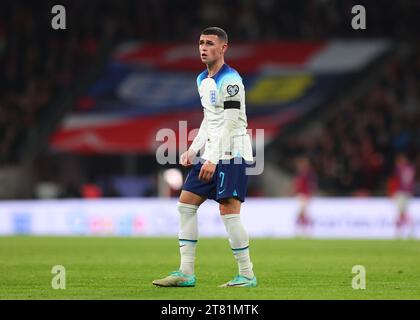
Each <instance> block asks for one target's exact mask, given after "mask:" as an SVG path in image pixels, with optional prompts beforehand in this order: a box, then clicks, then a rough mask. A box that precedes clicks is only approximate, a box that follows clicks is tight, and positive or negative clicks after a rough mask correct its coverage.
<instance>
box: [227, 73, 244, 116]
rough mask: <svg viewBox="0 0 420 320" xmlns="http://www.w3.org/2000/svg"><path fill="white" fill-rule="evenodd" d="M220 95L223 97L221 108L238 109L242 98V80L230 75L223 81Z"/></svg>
mask: <svg viewBox="0 0 420 320" xmlns="http://www.w3.org/2000/svg"><path fill="white" fill-rule="evenodd" d="M221 94H222V97H223V107H224V109H225V110H228V109H240V108H241V101H243V99H242V97H243V96H244V86H243V84H242V78H241V77H240V76H239V75H238V74H231V75H228V76H226V77H225V78H224V79H223V82H222V87H221Z"/></svg>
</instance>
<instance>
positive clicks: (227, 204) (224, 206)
mask: <svg viewBox="0 0 420 320" xmlns="http://www.w3.org/2000/svg"><path fill="white" fill-rule="evenodd" d="M219 209H220V214H221V215H225V214H235V213H237V214H239V213H240V211H241V202H240V201H239V200H237V199H235V198H229V199H223V200H222V201H221V202H220V205H219Z"/></svg>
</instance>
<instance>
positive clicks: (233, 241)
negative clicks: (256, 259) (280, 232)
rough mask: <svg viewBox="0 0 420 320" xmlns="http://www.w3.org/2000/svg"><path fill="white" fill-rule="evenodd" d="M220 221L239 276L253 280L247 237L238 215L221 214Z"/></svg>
mask: <svg viewBox="0 0 420 320" xmlns="http://www.w3.org/2000/svg"><path fill="white" fill-rule="evenodd" d="M222 220H223V223H224V224H225V227H226V231H227V233H228V235H229V242H230V246H231V248H232V251H233V254H234V256H235V259H236V261H237V262H238V268H239V274H240V275H242V276H245V277H247V278H253V277H254V272H253V271H252V263H251V259H250V257H249V236H248V233H247V232H246V230H245V228H244V226H243V224H242V222H241V217H240V214H223V215H222Z"/></svg>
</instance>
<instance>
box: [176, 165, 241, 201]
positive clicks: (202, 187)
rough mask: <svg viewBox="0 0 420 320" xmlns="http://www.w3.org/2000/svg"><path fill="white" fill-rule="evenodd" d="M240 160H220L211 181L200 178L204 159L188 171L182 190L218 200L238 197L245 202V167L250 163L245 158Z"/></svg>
mask: <svg viewBox="0 0 420 320" xmlns="http://www.w3.org/2000/svg"><path fill="white" fill-rule="evenodd" d="M238 160H239V161H238ZM238 160H236V161H237V163H234V159H231V160H229V163H223V162H226V161H227V160H224V161H222V160H220V161H219V163H218V164H217V166H216V170H215V172H214V174H213V177H212V179H211V181H209V182H206V181H203V180H199V179H198V176H199V174H200V170H201V167H202V165H203V163H202V161H200V162H198V163H197V164H195V165H193V167H192V169H191V170H190V172H188V175H187V178H186V179H185V182H184V185H183V187H182V190H186V191H190V192H192V193H195V194H197V195H199V196H202V197H204V198H207V199H212V200H216V201H217V202H220V200H222V199H227V198H237V199H238V200H239V201H241V202H244V201H245V195H246V190H247V187H248V176H247V175H246V172H245V169H246V168H247V167H248V166H249V164H247V163H246V162H245V160H244V159H243V158H240V159H238Z"/></svg>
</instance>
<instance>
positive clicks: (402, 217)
mask: <svg viewBox="0 0 420 320" xmlns="http://www.w3.org/2000/svg"><path fill="white" fill-rule="evenodd" d="M395 201H396V204H397V210H398V213H397V220H396V232H397V237H401V236H403V234H404V227H405V225H406V220H407V217H406V207H407V196H406V195H405V194H404V193H403V192H398V193H397V194H396V196H395Z"/></svg>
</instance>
